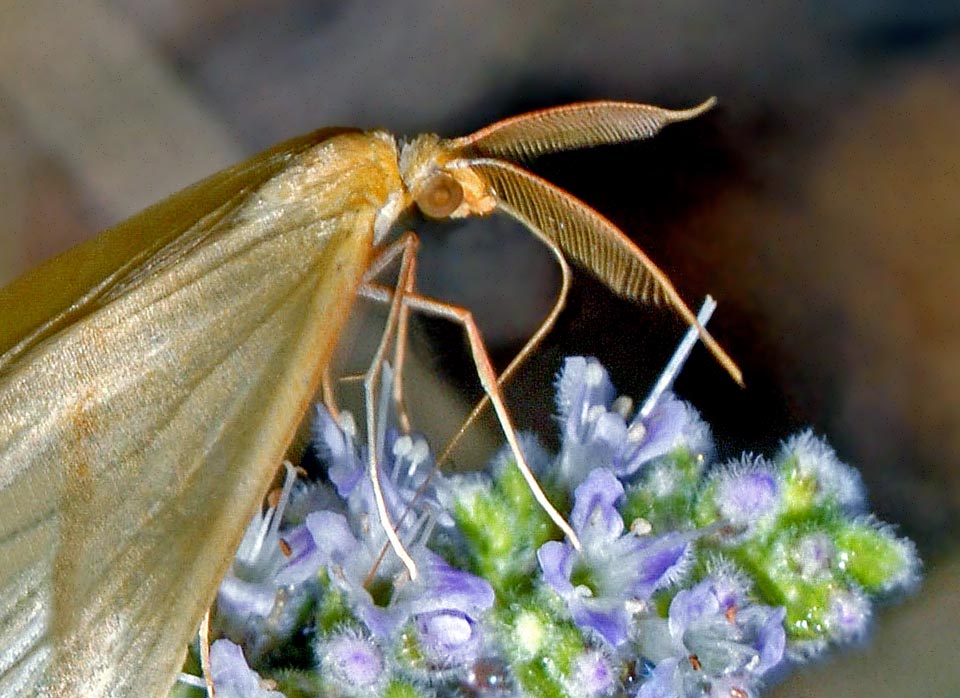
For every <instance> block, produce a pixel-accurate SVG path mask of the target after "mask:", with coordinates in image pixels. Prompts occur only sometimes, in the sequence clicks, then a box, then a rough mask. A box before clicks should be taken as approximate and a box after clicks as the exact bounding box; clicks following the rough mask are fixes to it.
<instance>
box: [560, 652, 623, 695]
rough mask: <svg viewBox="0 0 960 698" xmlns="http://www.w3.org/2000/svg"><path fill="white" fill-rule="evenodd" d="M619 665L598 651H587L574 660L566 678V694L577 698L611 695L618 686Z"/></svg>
mask: <svg viewBox="0 0 960 698" xmlns="http://www.w3.org/2000/svg"><path fill="white" fill-rule="evenodd" d="M619 672H620V668H619V663H617V662H614V661H612V660H611V658H610V657H608V656H607V655H606V654H604V653H603V652H601V651H599V650H588V651H586V652H584V653H582V654H580V655H578V656H577V657H576V658H574V660H573V662H572V666H571V667H570V673H569V675H568V676H567V677H566V681H565V684H566V688H567V693H569V694H570V695H571V696H577V697H578V698H598V697H599V696H608V695H612V694H613V692H614V691H615V690H616V688H617V687H618V686H619V685H620V676H619Z"/></svg>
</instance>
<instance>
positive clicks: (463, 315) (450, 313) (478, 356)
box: [365, 284, 581, 550]
mask: <svg viewBox="0 0 960 698" xmlns="http://www.w3.org/2000/svg"><path fill="white" fill-rule="evenodd" d="M391 293H392V292H391V290H390V289H388V288H385V287H383V286H378V285H374V284H370V285H368V287H367V288H366V289H365V295H366V297H368V298H380V299H382V300H384V301H386V300H389V299H390V296H391ZM393 302H394V303H395V302H396V294H393ZM403 303H404V304H405V305H408V306H409V307H410V308H411V309H412V310H417V311H418V312H422V313H426V314H428V315H432V316H434V317H438V318H443V319H446V320H450V321H451V322H455V323H457V324H458V325H460V326H461V327H463V330H464V332H465V333H466V335H467V341H468V342H469V344H470V353H471V355H472V356H473V362H474V365H475V366H476V371H477V376H478V377H479V378H480V384H481V385H482V386H483V390H484V392H485V393H486V394H487V395H488V396H489V398H490V402H491V403H492V405H493V409H494V411H495V412H496V414H497V419H498V421H499V422H500V428H501V430H502V431H503V435H504V437H506V439H507V443H508V444H509V445H510V450H511V451H512V452H513V456H514V458H515V459H516V461H517V468H519V470H520V473H521V475H523V479H524V480H525V481H526V483H527V487H529V488H530V491H531V493H533V497H534V499H536V500H537V503H538V504H539V505H540V507H541V508H542V509H543V510H544V511H545V512H546V513H547V515H548V516H549V517H550V518H551V520H552V521H553V522H554V523H555V524H556V525H557V527H558V528H559V529H560V530H561V531H563V533H564V535H565V536H566V537H567V538H568V539H569V540H570V543H571V545H573V547H574V548H575V549H576V550H580V549H581V545H580V539H579V538H578V537H577V534H576V533H575V532H574V530H573V528H571V527H570V524H568V523H567V521H566V519H564V518H563V516H561V515H560V512H558V511H557V510H556V508H555V507H554V506H553V504H552V503H551V502H550V500H549V498H548V497H547V495H546V493H545V492H544V491H543V488H542V487H540V483H538V482H537V478H536V477H535V476H534V474H533V471H531V470H530V466H529V465H528V464H527V459H526V458H525V457H524V455H523V452H522V451H521V450H520V442H519V440H518V439H517V432H516V430H515V429H514V427H513V422H512V420H511V419H510V413H509V411H508V410H507V406H506V403H505V402H504V399H503V392H502V391H501V390H500V384H499V383H498V382H497V374H496V371H494V369H493V364H492V363H491V362H490V357H489V355H488V354H487V348H486V346H485V345H484V343H483V338H482V337H481V336H480V329H479V328H478V327H477V324H476V322H475V321H474V319H473V314H472V313H471V312H470V311H469V310H467V309H466V308H461V307H459V306H456V305H450V304H448V303H443V302H441V301H438V300H436V299H433V298H427V297H426V296H421V295H419V294H417V293H408V294H405V295H404V296H403Z"/></svg>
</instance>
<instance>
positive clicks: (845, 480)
mask: <svg viewBox="0 0 960 698" xmlns="http://www.w3.org/2000/svg"><path fill="white" fill-rule="evenodd" d="M778 460H779V461H780V462H782V463H785V464H787V466H788V467H790V468H791V469H792V473H790V474H791V475H793V476H794V477H798V478H802V479H805V480H810V481H812V482H813V483H814V485H815V486H816V494H815V497H816V501H817V502H818V503H822V502H824V501H834V502H836V503H837V504H839V505H840V507H841V508H842V509H843V510H844V511H845V512H847V513H848V514H858V513H861V512H862V511H863V510H864V506H865V504H866V497H865V495H864V487H863V480H862V479H861V478H860V473H858V472H857V471H856V470H855V469H854V468H851V467H850V466H849V465H846V464H845V463H841V462H840V460H839V459H838V458H837V454H836V452H835V451H834V450H833V449H832V448H831V447H830V446H829V445H828V444H827V442H825V441H823V440H822V439H818V438H817V437H816V436H814V434H813V432H812V431H810V430H807V431H804V432H801V433H800V434H797V435H796V436H793V437H791V438H789V439H787V440H786V441H785V442H784V443H783V446H782V447H781V449H780V455H779V458H778Z"/></svg>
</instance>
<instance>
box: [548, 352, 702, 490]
mask: <svg viewBox="0 0 960 698" xmlns="http://www.w3.org/2000/svg"><path fill="white" fill-rule="evenodd" d="M614 396H615V390H614V387H613V384H612V383H611V382H610V378H609V376H608V375H607V372H606V369H604V368H603V366H602V365H601V364H600V362H599V361H597V360H596V359H593V358H584V357H581V356H574V357H570V358H568V359H567V360H566V361H564V364H563V369H562V370H561V372H560V376H559V378H558V380H557V411H558V416H559V418H560V422H561V425H562V426H561V436H562V444H563V445H562V449H561V452H560V457H559V459H558V473H559V475H558V476H559V477H560V478H561V480H563V481H565V482H567V483H568V485H569V486H570V487H571V488H573V487H575V486H577V485H578V484H580V482H582V481H583V479H584V478H585V477H586V476H587V475H588V474H589V473H590V472H591V471H593V470H595V469H597V468H610V469H612V470H613V472H614V473H615V474H616V475H617V476H618V477H621V478H627V477H630V476H632V475H633V474H635V473H636V472H637V471H638V470H639V469H640V468H641V467H642V466H643V465H644V464H645V463H648V462H650V461H652V460H654V459H655V458H659V457H661V456H663V455H666V454H667V453H669V452H670V451H672V450H674V449H675V448H677V447H678V446H682V445H687V446H688V447H689V448H690V449H691V450H701V449H706V448H707V447H708V444H709V441H710V437H709V430H708V428H707V427H706V425H705V424H704V423H703V422H702V421H700V419H699V417H698V416H697V414H696V411H695V410H693V408H691V407H689V406H688V405H687V404H686V403H684V402H681V401H680V400H677V399H676V398H675V397H674V396H673V395H672V394H670V393H666V394H664V395H663V396H661V398H660V399H659V400H658V402H657V404H656V406H655V407H654V408H653V410H652V411H651V413H650V414H649V415H648V416H646V417H641V416H640V414H639V413H638V414H636V415H635V416H634V417H633V419H632V421H630V422H629V424H628V423H627V414H626V412H627V411H628V410H629V407H628V405H629V400H625V399H623V398H621V399H618V400H614Z"/></svg>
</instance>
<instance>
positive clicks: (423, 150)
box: [400, 133, 497, 220]
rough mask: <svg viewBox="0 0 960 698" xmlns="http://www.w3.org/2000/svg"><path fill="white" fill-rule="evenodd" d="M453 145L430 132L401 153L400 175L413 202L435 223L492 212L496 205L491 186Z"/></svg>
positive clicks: (412, 142)
mask: <svg viewBox="0 0 960 698" xmlns="http://www.w3.org/2000/svg"><path fill="white" fill-rule="evenodd" d="M450 144H451V141H449V140H446V139H443V138H440V137H439V136H436V135H434V134H432V133H428V134H424V135H422V136H418V137H417V138H415V139H414V140H413V141H411V142H410V143H407V144H405V145H404V147H403V149H402V150H401V151H400V176H401V177H402V178H403V182H404V184H405V185H406V187H407V191H408V192H409V193H410V197H411V198H412V200H413V203H415V204H416V206H417V208H418V209H420V212H421V213H423V215H425V216H426V217H427V218H432V219H435V220H442V219H447V218H465V217H467V216H483V215H486V214H488V213H490V212H491V211H493V210H494V209H495V208H496V206H497V200H496V198H495V197H494V195H493V191H492V189H491V188H490V185H489V184H488V183H487V182H486V181H484V179H483V178H482V177H480V175H478V174H477V173H476V172H474V171H473V170H472V169H471V168H470V167H469V161H467V160H465V159H464V158H462V157H460V153H459V152H457V149H456V148H453V147H451V145H450Z"/></svg>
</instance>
